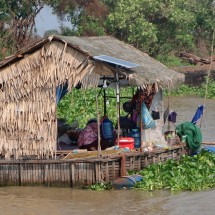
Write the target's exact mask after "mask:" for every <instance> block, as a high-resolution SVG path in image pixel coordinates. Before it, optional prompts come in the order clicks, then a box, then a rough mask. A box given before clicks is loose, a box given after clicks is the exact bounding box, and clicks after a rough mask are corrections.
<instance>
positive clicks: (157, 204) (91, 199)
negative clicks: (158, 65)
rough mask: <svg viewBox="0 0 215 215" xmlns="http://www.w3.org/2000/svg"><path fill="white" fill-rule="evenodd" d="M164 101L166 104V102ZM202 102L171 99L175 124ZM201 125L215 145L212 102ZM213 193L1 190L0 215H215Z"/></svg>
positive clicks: (214, 190)
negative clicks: (175, 113)
mask: <svg viewBox="0 0 215 215" xmlns="http://www.w3.org/2000/svg"><path fill="white" fill-rule="evenodd" d="M165 101H166V100H165ZM200 104H204V100H203V99H199V98H191V97H183V98H181V97H173V98H171V109H172V110H175V111H176V112H177V114H178V115H177V123H176V124H180V123H181V122H183V121H190V120H191V119H192V117H193V115H194V113H195V111H196V109H197V107H198V105H200ZM205 104H206V114H205V116H204V119H203V122H202V131H203V138H204V140H207V141H215V111H214V105H215V100H207V101H206V102H205ZM214 200H215V189H212V190H206V191H199V192H188V191H183V192H171V191H154V192H146V191H141V190H138V191H137V190H122V191H117V190H115V191H114V190H113V191H90V190H81V189H71V188H52V187H51V188H47V187H1V188H0V214H3V215H69V214H73V215H76V214H77V215H82V214H83V215H85V214H88V215H102V214H104V215H105V214H113V215H117V214H126V215H130V214H131V215H133V214H143V215H144V214H150V215H154V214H155V215H156V214H162V215H166V214H171V215H184V214H186V215H187V214H190V215H213V214H215V204H214Z"/></svg>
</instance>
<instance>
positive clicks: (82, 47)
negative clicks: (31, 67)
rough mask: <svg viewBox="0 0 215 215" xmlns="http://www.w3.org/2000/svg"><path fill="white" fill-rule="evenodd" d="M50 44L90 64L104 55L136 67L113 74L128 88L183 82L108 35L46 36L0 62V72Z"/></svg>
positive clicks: (172, 85) (152, 60)
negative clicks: (78, 54) (80, 55)
mask: <svg viewBox="0 0 215 215" xmlns="http://www.w3.org/2000/svg"><path fill="white" fill-rule="evenodd" d="M51 41H59V42H62V43H64V44H66V45H67V46H69V47H72V48H74V49H76V50H78V51H80V52H81V53H83V54H84V55H86V56H88V57H89V58H90V59H91V60H93V61H94V60H95V59H93V57H95V56H100V55H108V56H112V57H116V58H119V59H122V60H126V61H130V62H132V63H135V64H138V65H140V66H138V67H135V68H132V69H125V68H121V69H120V70H118V71H117V72H119V73H121V75H124V77H125V78H127V79H128V80H129V81H130V84H132V85H136V86H143V85H145V84H152V83H155V82H157V83H158V85H159V86H160V87H162V88H165V87H167V86H170V87H171V88H175V87H177V86H178V85H180V84H181V83H183V82H184V75H183V74H180V73H177V72H175V71H174V70H172V69H169V68H167V67H166V66H165V65H163V64H162V63H160V62H159V61H157V60H155V59H153V58H152V57H150V56H149V55H148V54H146V53H143V52H141V51H140V50H138V49H136V48H134V47H133V46H131V45H128V44H125V43H124V42H122V41H120V40H117V39H115V38H113V37H109V36H100V37H75V36H73V37H65V36H50V37H48V38H44V39H42V40H40V41H38V42H36V43H34V44H31V45H30V46H28V47H26V48H24V49H22V50H20V51H19V52H17V53H16V54H14V55H13V56H10V57H8V58H7V59H5V60H4V61H2V62H0V70H1V68H3V67H5V66H7V65H9V64H11V63H13V62H15V61H17V60H19V59H20V58H23V57H25V55H26V54H31V53H32V52H35V51H36V50H38V49H40V48H41V47H42V46H43V45H44V44H45V43H49V42H51ZM97 61H99V60H97ZM109 68H110V66H109ZM91 72H92V71H91ZM115 72H116V70H115ZM100 75H101V76H102V75H105V74H102V72H101V74H100ZM106 76H107V74H106Z"/></svg>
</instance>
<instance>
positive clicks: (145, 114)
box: [142, 102, 156, 129]
mask: <svg viewBox="0 0 215 215" xmlns="http://www.w3.org/2000/svg"><path fill="white" fill-rule="evenodd" d="M142 123H143V129H149V128H154V127H155V126H156V124H155V121H154V120H153V118H152V116H151V114H150V113H149V110H148V108H147V107H146V105H145V103H144V102H143V103H142Z"/></svg>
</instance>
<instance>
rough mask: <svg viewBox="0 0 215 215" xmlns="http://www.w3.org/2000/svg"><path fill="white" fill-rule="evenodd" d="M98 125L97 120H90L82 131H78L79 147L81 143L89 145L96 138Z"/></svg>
mask: <svg viewBox="0 0 215 215" xmlns="http://www.w3.org/2000/svg"><path fill="white" fill-rule="evenodd" d="M97 129H98V126H97V122H91V123H90V124H88V125H87V126H86V127H85V128H84V130H83V131H81V132H80V134H79V137H78V141H77V144H78V147H81V146H83V145H89V144H91V143H92V142H94V141H95V140H97V139H98V130H97Z"/></svg>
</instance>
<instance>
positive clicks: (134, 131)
mask: <svg viewBox="0 0 215 215" xmlns="http://www.w3.org/2000/svg"><path fill="white" fill-rule="evenodd" d="M129 136H130V137H133V138H134V148H140V132H139V130H138V129H132V131H131V133H130V135H129Z"/></svg>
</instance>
